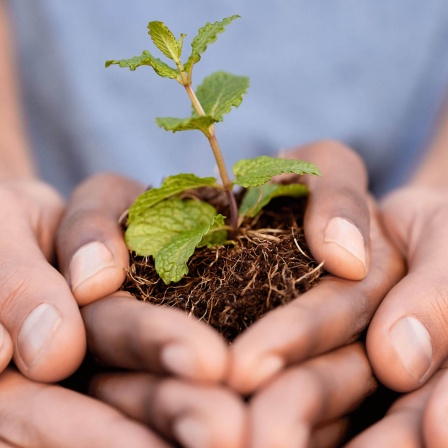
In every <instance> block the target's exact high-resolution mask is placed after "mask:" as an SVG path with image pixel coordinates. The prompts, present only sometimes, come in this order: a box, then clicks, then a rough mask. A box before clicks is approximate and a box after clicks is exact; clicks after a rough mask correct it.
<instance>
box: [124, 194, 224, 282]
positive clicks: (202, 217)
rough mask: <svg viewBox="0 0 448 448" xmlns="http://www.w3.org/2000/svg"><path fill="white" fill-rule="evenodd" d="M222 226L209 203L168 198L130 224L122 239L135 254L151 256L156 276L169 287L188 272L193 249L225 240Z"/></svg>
mask: <svg viewBox="0 0 448 448" xmlns="http://www.w3.org/2000/svg"><path fill="white" fill-rule="evenodd" d="M223 225H224V217H223V216H222V215H218V214H217V212H216V209H215V208H214V207H213V206H211V205H210V204H208V203H206V202H202V201H196V200H193V199H187V200H181V199H179V198H170V199H167V200H165V201H163V202H160V203H158V204H156V205H154V206H153V207H150V208H147V209H146V211H145V213H142V214H141V215H139V216H138V217H137V218H136V219H134V220H133V221H132V222H131V223H129V226H128V228H127V231H126V235H125V238H126V244H127V246H128V248H130V249H131V250H133V251H134V252H136V253H138V254H139V255H142V256H149V255H151V256H153V257H154V260H155V267H156V271H157V273H158V274H159V275H160V277H161V278H162V279H163V281H164V282H165V283H166V284H168V283H170V282H172V281H173V282H176V281H179V280H180V279H181V278H182V277H183V276H184V275H185V274H186V273H187V272H188V268H187V265H186V263H187V261H188V259H189V258H190V257H191V255H192V254H193V252H194V249H195V248H196V247H201V246H205V245H209V244H214V245H216V244H222V243H224V242H225V241H226V238H227V232H226V231H224V230H222V229H220V228H221V227H223ZM210 231H211V233H210V234H208V232H210ZM207 234H208V235H207Z"/></svg>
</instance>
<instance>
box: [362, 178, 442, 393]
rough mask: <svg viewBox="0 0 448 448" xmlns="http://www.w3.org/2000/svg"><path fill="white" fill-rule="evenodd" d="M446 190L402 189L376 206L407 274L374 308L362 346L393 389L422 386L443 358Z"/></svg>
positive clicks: (408, 388) (420, 187)
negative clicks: (374, 312) (364, 345)
mask: <svg viewBox="0 0 448 448" xmlns="http://www.w3.org/2000/svg"><path fill="white" fill-rule="evenodd" d="M447 193H448V192H447V191H440V190H436V189H431V188H425V187H422V186H412V187H406V188H402V189H400V190H397V191H395V192H393V193H391V194H390V195H388V196H387V197H386V198H384V200H383V201H382V205H381V212H382V216H383V219H384V224H385V227H386V229H387V231H388V233H389V235H390V237H391V238H392V240H393V241H394V242H395V244H396V245H397V246H398V247H399V248H400V250H401V251H402V253H403V256H404V257H405V258H406V261H407V264H408V273H407V275H406V276H405V277H404V278H403V279H402V280H401V281H400V282H399V283H398V284H397V285H396V286H395V287H394V288H393V289H392V290H391V291H390V292H389V293H388V295H387V297H386V298H385V300H384V302H383V303H382V304H381V306H380V308H379V309H378V311H377V313H376V315H375V317H374V319H373V321H372V323H371V325H370V328H369V331H368V336H367V349H368V354H369V357H370V359H371V362H372V365H373V367H374V370H375V373H376V374H377V376H378V377H379V379H380V380H381V381H382V382H383V383H384V384H386V385H387V386H388V387H390V388H392V389H395V390H398V391H409V390H412V389H415V388H417V387H419V386H420V385H422V384H423V383H424V382H425V381H427V380H428V379H429V378H430V377H431V376H432V375H433V374H434V372H435V371H436V370H437V369H438V368H439V366H440V365H441V363H442V362H443V361H444V360H445V359H446V358H447V356H448V326H447V320H448V277H447V274H446V273H447V269H448V267H447V259H448V258H447V253H448V232H447V222H448V199H447Z"/></svg>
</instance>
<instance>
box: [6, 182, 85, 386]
mask: <svg viewBox="0 0 448 448" xmlns="http://www.w3.org/2000/svg"><path fill="white" fill-rule="evenodd" d="M0 198H1V199H0V201H1V205H2V210H3V219H2V220H1V221H0V248H1V249H0V265H1V269H0V284H1V289H0V322H1V325H0V371H2V370H3V369H4V368H5V366H6V365H7V364H8V363H9V361H10V359H11V355H12V351H13V352H14V361H15V364H16V365H17V367H18V368H19V369H20V370H21V371H22V373H23V374H24V375H26V376H28V377H29V378H32V379H35V380H39V381H55V380H59V379H61V378H63V377H65V376H67V375H69V374H70V373H71V372H73V370H75V369H76V367H77V366H78V365H79V363H80V362H81V360H82V357H83V355H84V351H85V334H84V327H83V324H82V320H81V315H80V313H79V310H78V307H77V305H76V302H75V300H74V299H73V296H72V294H71V292H70V289H69V288H68V287H67V283H66V281H65V280H64V278H63V277H62V276H61V275H60V274H59V273H58V272H57V271H56V269H54V268H53V267H52V266H51V264H50V262H51V261H52V259H53V240H54V233H55V230H56V228H57V226H58V224H59V221H60V218H61V215H62V212H63V201H62V199H61V198H60V196H59V195H58V194H57V193H56V192H55V191H54V190H53V189H52V188H51V187H49V186H47V185H45V184H43V183H41V182H38V181H32V180H26V181H25V180H22V181H2V183H1V184H0Z"/></svg>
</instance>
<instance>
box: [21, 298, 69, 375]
mask: <svg viewBox="0 0 448 448" xmlns="http://www.w3.org/2000/svg"><path fill="white" fill-rule="evenodd" d="M61 321H62V318H61V315H60V314H59V312H58V311H57V310H56V308H54V307H53V306H52V305H50V304H49V303H42V304H40V305H39V306H37V307H36V308H34V310H33V311H31V313H30V314H28V316H27V317H26V319H25V321H24V322H23V324H22V327H21V328H20V331H19V335H18V338H17V344H18V348H19V354H20V357H21V358H22V360H23V362H24V363H25V365H26V366H27V367H28V368H31V367H32V366H33V364H34V363H36V362H37V361H38V359H39V356H40V355H41V354H42V352H43V351H44V350H45V347H46V345H47V344H48V343H49V342H50V340H51V338H52V336H53V334H54V333H55V332H56V330H57V329H58V327H59V325H60V323H61Z"/></svg>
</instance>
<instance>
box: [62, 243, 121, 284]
mask: <svg viewBox="0 0 448 448" xmlns="http://www.w3.org/2000/svg"><path fill="white" fill-rule="evenodd" d="M112 266H115V261H114V258H113V256H112V253H111V252H110V250H109V249H108V248H107V247H106V246H105V245H104V244H103V243H99V242H97V241H94V242H92V243H88V244H86V245H85V246H82V247H81V248H80V249H78V251H77V252H76V253H75V255H73V258H72V260H71V262H70V284H71V287H72V289H73V290H74V289H76V288H77V287H78V286H79V285H80V284H81V283H83V282H85V281H86V280H87V279H89V278H90V277H93V276H94V275H95V274H97V273H98V272H100V271H102V270H103V269H105V268H109V267H112Z"/></svg>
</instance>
